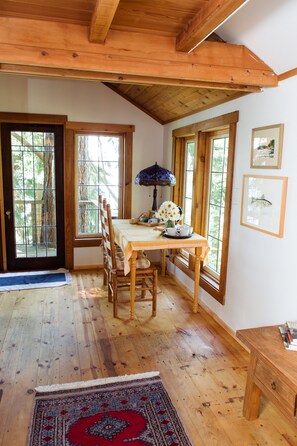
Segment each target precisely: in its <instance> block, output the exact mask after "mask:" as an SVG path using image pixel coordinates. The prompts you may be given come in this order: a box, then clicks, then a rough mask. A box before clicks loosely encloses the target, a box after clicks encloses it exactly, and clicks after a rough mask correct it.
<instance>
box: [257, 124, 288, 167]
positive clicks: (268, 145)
mask: <svg viewBox="0 0 297 446" xmlns="http://www.w3.org/2000/svg"><path fill="white" fill-rule="evenodd" d="M283 135H284V124H275V125H269V126H266V127H258V128H255V129H253V130H252V147H251V167H252V168H258V169H280V168H281V162H282V149H283Z"/></svg>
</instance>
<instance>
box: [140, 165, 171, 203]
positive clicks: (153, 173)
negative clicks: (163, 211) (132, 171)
mask: <svg viewBox="0 0 297 446" xmlns="http://www.w3.org/2000/svg"><path fill="white" fill-rule="evenodd" d="M135 184H139V185H140V186H154V194H153V205H152V210H153V211H156V210H157V208H158V206H157V186H175V184H176V178H175V176H174V175H173V173H172V172H170V170H167V169H165V168H164V167H161V166H159V165H158V164H157V163H155V164H154V165H153V166H150V167H147V168H146V169H143V170H141V171H140V172H139V173H138V174H137V175H136V178H135Z"/></svg>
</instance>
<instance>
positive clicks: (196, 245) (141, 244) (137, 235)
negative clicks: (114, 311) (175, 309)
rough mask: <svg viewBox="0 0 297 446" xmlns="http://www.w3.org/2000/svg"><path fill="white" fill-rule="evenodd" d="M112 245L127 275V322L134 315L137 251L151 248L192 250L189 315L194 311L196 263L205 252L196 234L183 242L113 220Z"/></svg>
mask: <svg viewBox="0 0 297 446" xmlns="http://www.w3.org/2000/svg"><path fill="white" fill-rule="evenodd" d="M113 228H114V237H115V242H116V243H117V244H118V245H119V246H120V247H121V249H122V251H123V253H124V255H125V271H124V272H125V274H128V273H129V272H130V278H131V280H130V319H134V313H135V308H134V307H135V282H136V257H137V251H144V250H145V251H149V250H155V249H161V250H166V249H178V248H185V249H190V248H192V249H193V250H194V252H195V279H194V296H193V312H194V313H197V311H198V288H199V279H200V262H201V261H202V260H203V259H204V257H205V255H206V253H207V252H208V250H209V246H208V241H207V239H206V238H204V237H202V236H200V235H199V234H195V233H194V234H193V235H192V237H190V238H187V239H171V238H170V239H169V238H166V237H163V236H162V235H161V232H160V231H158V230H156V229H155V228H152V227H147V226H142V225H132V224H131V223H130V222H129V220H113ZM165 260H166V258H165V255H162V271H163V272H164V271H165V266H164V262H165Z"/></svg>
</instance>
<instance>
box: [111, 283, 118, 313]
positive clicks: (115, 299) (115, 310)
mask: <svg viewBox="0 0 297 446" xmlns="http://www.w3.org/2000/svg"><path fill="white" fill-rule="evenodd" d="M112 289H113V317H114V318H116V317H118V287H117V276H116V274H112Z"/></svg>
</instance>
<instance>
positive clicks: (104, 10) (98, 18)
mask: <svg viewBox="0 0 297 446" xmlns="http://www.w3.org/2000/svg"><path fill="white" fill-rule="evenodd" d="M119 3H120V0H96V4H95V9H94V12H93V16H92V21H91V26H90V37H89V39H90V42H96V43H104V42H105V39H106V36H107V33H108V31H109V28H110V25H111V23H112V21H113V18H114V15H115V13H116V10H117V8H118V5H119Z"/></svg>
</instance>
